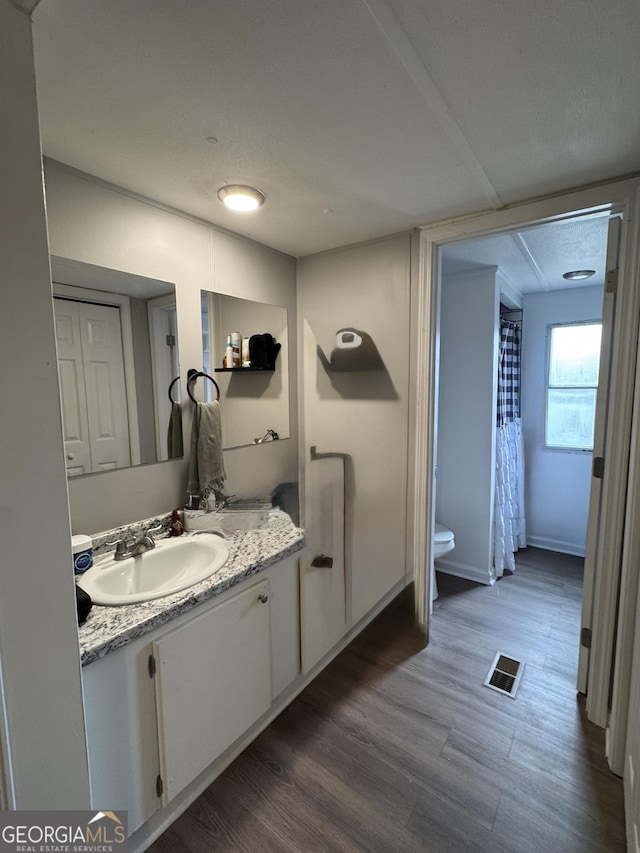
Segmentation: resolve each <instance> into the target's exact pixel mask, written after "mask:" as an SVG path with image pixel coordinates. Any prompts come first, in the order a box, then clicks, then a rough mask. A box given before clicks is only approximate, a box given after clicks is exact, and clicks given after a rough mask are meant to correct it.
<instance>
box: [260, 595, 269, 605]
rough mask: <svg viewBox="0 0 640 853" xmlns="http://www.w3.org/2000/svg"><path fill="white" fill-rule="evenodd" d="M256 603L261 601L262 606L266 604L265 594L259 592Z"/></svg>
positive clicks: (266, 597) (267, 598) (267, 597)
mask: <svg viewBox="0 0 640 853" xmlns="http://www.w3.org/2000/svg"><path fill="white" fill-rule="evenodd" d="M258 601H261V602H262V603H263V604H266V603H267V601H269V596H268V595H267V593H266V592H261V593H260V595H259V596H258Z"/></svg>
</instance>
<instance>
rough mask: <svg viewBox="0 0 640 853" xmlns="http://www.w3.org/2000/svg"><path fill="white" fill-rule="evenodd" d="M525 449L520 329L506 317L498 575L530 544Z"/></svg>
mask: <svg viewBox="0 0 640 853" xmlns="http://www.w3.org/2000/svg"><path fill="white" fill-rule="evenodd" d="M526 544H527V540H526V529H525V519H524V451H523V443H522V421H521V418H520V329H519V327H518V324H517V323H512V322H509V321H507V320H502V321H501V324H500V351H499V357H498V411H497V429H496V489H495V509H494V550H493V563H494V567H495V573H496V577H498V578H500V577H502V575H503V574H504V571H505V569H507V570H508V571H510V572H514V571H515V568H516V564H515V559H514V554H515V552H516V551H517V550H518V548H524V547H526Z"/></svg>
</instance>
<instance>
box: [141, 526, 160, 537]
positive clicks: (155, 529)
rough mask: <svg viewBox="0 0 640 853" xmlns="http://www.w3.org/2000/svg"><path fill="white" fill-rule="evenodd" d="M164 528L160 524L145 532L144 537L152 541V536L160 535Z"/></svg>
mask: <svg viewBox="0 0 640 853" xmlns="http://www.w3.org/2000/svg"><path fill="white" fill-rule="evenodd" d="M163 530H164V527H163V525H162V524H158V525H156V526H155V527H150V528H149V529H148V530H145V532H144V534H143V535H144V536H148V537H149V538H150V539H151V540H153V534H155V533H162V531H163Z"/></svg>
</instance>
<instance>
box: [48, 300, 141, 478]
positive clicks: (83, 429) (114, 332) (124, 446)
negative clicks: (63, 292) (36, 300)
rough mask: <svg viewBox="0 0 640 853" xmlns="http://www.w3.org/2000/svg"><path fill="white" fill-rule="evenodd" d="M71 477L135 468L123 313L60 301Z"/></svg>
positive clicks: (58, 327) (57, 307)
mask: <svg viewBox="0 0 640 853" xmlns="http://www.w3.org/2000/svg"><path fill="white" fill-rule="evenodd" d="M54 306H55V315H56V338H57V342H58V363H59V373H60V386H61V397H62V416H63V422H64V438H65V454H66V461H67V473H68V474H69V476H76V475H78V474H86V473H89V472H92V471H105V470H108V469H109V468H123V467H127V466H129V465H130V464H131V454H130V446H129V419H128V416H127V394H126V387H125V376H124V360H123V354H122V330H121V326H120V311H119V309H118V308H117V307H113V306H110V305H95V304H93V303H90V302H75V301H73V300H68V299H58V298H56V299H54Z"/></svg>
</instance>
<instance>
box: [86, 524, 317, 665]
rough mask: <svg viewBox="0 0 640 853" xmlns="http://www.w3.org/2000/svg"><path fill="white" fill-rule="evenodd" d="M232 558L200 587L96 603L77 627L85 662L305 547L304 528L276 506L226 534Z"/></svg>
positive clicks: (112, 649) (101, 655) (102, 655)
mask: <svg viewBox="0 0 640 853" xmlns="http://www.w3.org/2000/svg"><path fill="white" fill-rule="evenodd" d="M225 539H226V542H227V544H228V545H229V559H228V560H227V562H226V563H225V564H224V566H223V567H222V568H221V569H220V570H219V571H217V572H215V573H214V574H213V575H212V576H211V577H210V578H207V579H206V580H203V581H200V583H198V584H196V585H195V586H192V587H189V588H188V589H185V590H182V592H176V593H174V594H173V595H167V596H165V597H164V598H157V599H155V600H154V601H145V602H143V603H142V604H129V605H121V606H118V607H103V606H101V605H98V604H94V605H93V608H92V609H91V612H90V613H89V616H88V618H87V621H86V622H85V623H84V624H83V625H81V626H80V627H79V629H78V633H79V638H80V659H81V662H82V666H86V665H87V664H90V663H93V661H96V660H99V659H100V658H103V657H104V656H105V655H107V654H109V652H112V651H114V650H115V649H118V648H120V647H121V646H125V645H127V643H130V642H131V641H132V640H135V639H136V638H137V637H141V636H143V635H144V634H146V633H147V632H148V631H151V630H153V629H154V628H156V627H158V625H162V624H164V623H166V622H170V621H171V620H172V619H175V617H176V616H179V615H180V614H182V613H186V612H188V611H189V610H191V609H192V608H193V607H196V606H197V605H198V604H201V603H202V602H203V601H207V600H208V599H210V598H213V597H214V596H216V595H220V593H222V592H224V591H225V590H227V589H230V588H231V587H233V586H235V585H236V584H239V583H241V582H242V581H243V580H246V579H247V578H249V577H252V576H253V575H256V574H258V573H259V572H261V571H262V570H263V569H266V568H267V567H268V566H271V565H273V563H276V562H278V560H281V559H283V558H284V557H287V556H289V554H294V553H295V552H296V551H299V550H301V549H302V548H303V547H304V544H305V541H304V533H303V531H302V530H300V528H298V527H295V526H294V524H293V522H292V521H291V519H290V517H289V516H288V515H287V514H286V513H285V512H282V511H280V510H273V511H271V512H270V513H269V515H268V516H267V519H266V521H265V522H264V523H263V524H262V526H260V527H258V528H256V529H254V530H239V531H236V532H234V533H230V534H227V535H226V536H225Z"/></svg>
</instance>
